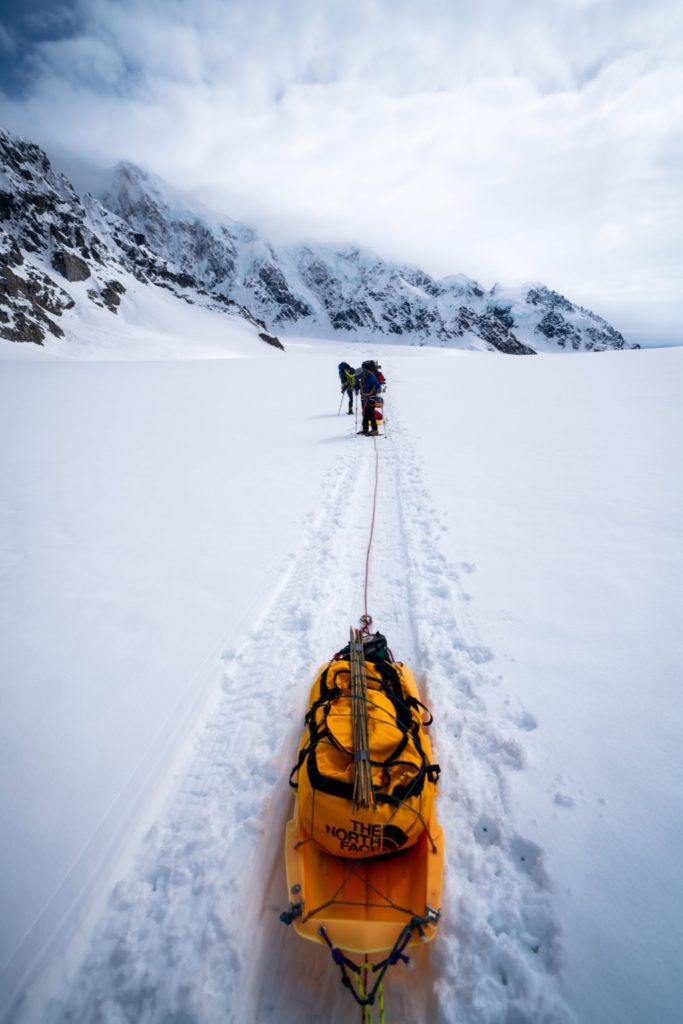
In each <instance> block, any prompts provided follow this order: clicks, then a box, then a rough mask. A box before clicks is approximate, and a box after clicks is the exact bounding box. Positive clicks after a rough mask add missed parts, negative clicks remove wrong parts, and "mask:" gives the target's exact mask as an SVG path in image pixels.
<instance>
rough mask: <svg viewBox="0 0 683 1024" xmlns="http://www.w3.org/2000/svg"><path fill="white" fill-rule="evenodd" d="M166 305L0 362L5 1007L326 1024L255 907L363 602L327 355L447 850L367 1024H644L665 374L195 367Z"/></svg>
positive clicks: (668, 825)
mask: <svg viewBox="0 0 683 1024" xmlns="http://www.w3.org/2000/svg"><path fill="white" fill-rule="evenodd" d="M145 294H146V293H145V292H144V290H143V292H142V293H141V296H142V295H145ZM166 298H167V300H168V302H169V306H168V307H167V309H168V310H169V311H170V309H171V306H170V303H171V302H172V301H175V300H173V297H172V296H170V295H168V296H166ZM140 301H142V298H140ZM182 308H184V309H185V310H186V313H187V317H188V319H186V320H185V321H184V322H182V323H181V324H179V325H178V335H177V336H174V334H173V324H172V321H171V320H170V317H169V320H168V321H167V323H165V325H164V330H163V331H162V332H159V333H158V334H154V335H151V334H150V333H148V332H147V331H143V332H141V333H140V334H139V336H138V338H137V344H136V343H135V336H134V330H133V326H132V325H130V327H129V328H128V329H129V331H130V335H129V338H128V342H127V349H128V351H129V352H130V353H134V354H135V356H136V360H135V361H131V360H124V359H120V360H119V361H118V362H116V363H112V362H103V361H102V360H101V359H100V360H98V361H95V360H93V359H91V358H83V357H84V356H86V355H88V349H87V348H83V349H81V350H80V356H81V358H72V359H70V360H66V359H64V358H62V357H61V356H59V355H58V353H59V352H60V351H63V350H60V347H59V346H56V345H55V346H50V347H49V348H48V347H46V350H39V349H37V348H36V347H34V346H4V347H3V349H2V350H1V353H2V354H1V357H2V359H3V364H2V373H0V429H2V434H3V436H4V437H6V438H8V437H11V438H12V443H11V444H7V445H4V446H2V448H0V498H1V499H2V500H1V502H0V515H1V516H2V531H1V532H0V536H1V537H2V548H1V549H0V555H1V565H2V573H0V613H1V614H0V675H1V676H2V678H3V680H4V681H5V685H4V686H3V692H2V700H3V708H2V715H0V730H1V731H0V744H1V746H2V750H3V775H2V785H1V787H0V801H1V802H0V816H1V820H0V831H1V833H2V835H3V844H2V847H1V851H0V857H1V858H2V859H1V861H0V876H1V877H2V879H3V892H2V920H3V929H2V937H1V942H2V946H1V954H2V955H1V961H2V967H1V973H0V995H1V997H2V1000H3V1002H2V1006H3V1007H4V1008H5V1009H6V1008H7V1007H9V1006H13V1010H12V1011H11V1012H10V1013H9V1014H8V1015H7V1016H8V1019H9V1020H12V1021H13V1024H38V1022H40V1024H50V1022H57V1021H59V1022H67V1021H68V1022H72V1024H73V1022H76V1021H80V1022H83V1024H85V1022H88V1024H90V1022H92V1021H112V1022H114V1021H117V1022H118V1021H127V1020H135V1021H136V1022H139V1024H152V1022H154V1024H160V1022H169V1021H181V1020H182V1021H201V1022H202V1024H213V1022H214V1021H215V1022H221V1024H224V1022H230V1021H255V1022H256V1021H258V1022H268V1021H278V1022H284V1024H289V1022H294V1021H297V1022H301V1021H305V1020H325V1021H330V1022H339V1024H341V1022H342V1021H344V1022H345V1021H347V1020H348V1019H355V1015H356V1008H355V1007H354V1006H353V1005H351V1004H350V1003H349V1001H348V1000H349V997H348V995H347V994H346V993H345V992H344V990H343V988H342V986H340V984H339V982H338V978H337V975H336V973H335V970H334V969H333V966H332V964H331V963H328V957H327V954H326V952H325V950H324V949H323V948H322V947H321V948H320V949H317V948H314V947H313V946H311V945H310V944H308V943H303V942H300V941H299V940H297V938H296V936H294V935H293V934H291V933H290V932H289V931H287V929H286V928H285V926H284V925H282V924H281V923H280V922H279V921H278V913H279V911H280V910H281V909H283V906H285V905H286V903H287V894H286V892H285V886H284V874H283V868H282V827H283V822H284V819H285V817H286V816H287V814H288V813H289V809H290V806H291V804H290V796H289V793H288V789H287V777H288V774H289V768H290V767H291V763H292V760H293V756H294V751H295V747H296V743H297V740H298V737H299V733H300V729H301V728H302V720H303V715H304V712H305V709H306V697H307V694H308V689H309V685H310V682H311V679H312V675H313V672H314V670H315V668H316V666H317V664H318V663H320V662H321V661H322V660H325V659H326V658H328V657H329V656H330V654H331V653H332V652H333V651H335V650H336V649H338V647H339V646H340V643H341V642H342V641H343V640H344V639H345V637H346V630H347V628H348V625H349V623H352V622H353V623H355V622H356V621H357V618H358V615H359V613H360V611H361V610H362V603H363V574H364V561H365V550H366V545H367V540H368V532H369V527H370V513H371V503H372V495H373V486H374V465H375V448H374V443H373V442H372V441H368V440H366V439H365V438H362V437H357V436H356V435H355V433H354V432H353V429H354V420H353V417H347V416H345V415H343V414H342V415H338V414H337V409H338V406H339V391H338V381H337V374H336V364H337V362H339V360H340V359H341V358H345V357H350V356H358V358H364V357H365V356H366V355H368V356H369V355H374V356H377V355H379V357H380V361H381V362H382V364H383V367H384V369H385V371H386V374H387V376H388V378H389V388H388V392H387V396H386V398H387V413H388V435H387V437H386V438H383V439H379V440H378V441H377V445H378V450H379V472H380V475H379V493H378V509H377V521H376V534H375V540H374V543H373V555H372V560H371V576H370V593H369V605H370V611H371V613H372V614H373V616H374V618H375V623H376V626H377V627H378V628H380V629H382V630H383V631H384V632H385V633H386V634H387V636H388V637H389V640H390V642H391V645H392V647H393V649H394V651H395V653H396V655H397V657H399V658H401V659H403V660H405V661H406V662H409V663H410V664H411V665H412V666H413V667H414V668H415V669H416V671H417V673H418V674H419V676H420V680H421V685H422V687H423V690H424V693H425V695H426V698H427V703H428V704H429V705H430V706H431V708H432V710H433V712H434V714H435V726H434V728H433V738H434V742H435V745H436V751H437V756H438V759H439V762H440V764H441V766H442V769H443V771H442V777H441V782H440V790H441V791H440V797H439V812H440V815H441V818H442V820H443V822H444V825H445V828H446V837H447V873H446V886H445V892H444V902H443V908H442V909H443V911H444V917H443V922H442V926H441V930H440V934H439V936H438V937H437V939H436V941H435V943H434V944H433V945H432V946H431V947H429V948H425V949H423V950H420V951H418V953H419V954H421V955H418V957H417V962H416V970H415V971H414V972H413V973H412V974H409V973H407V972H405V971H404V970H403V968H401V967H397V968H395V971H394V978H393V979H390V980H389V981H388V983H387V1019H388V1020H394V1021H396V1020H401V1021H406V1022H408V1021H412V1022H418V1021H423V1020H433V1021H438V1022H451V1021H452V1022H453V1024H456V1022H457V1024H461V1022H466V1024H482V1022H484V1021H485V1022H487V1024H488V1022H490V1024H502V1022H508V1024H509V1022H512V1021H515V1022H519V1024H522V1022H525V1024H536V1022H545V1024H550V1022H556V1024H557V1022H566V1021H568V1020H574V1021H576V1022H580V1024H604V1022H605V1021H619V1022H620V1024H642V1022H643V1021H651V1020H652V1021H657V1022H658V1024H663V1022H666V1024H673V1022H674V1021H675V1020H677V1018H678V1016H679V1006H680V995H679V956H680V927H679V921H678V907H679V906H680V904H681V899H682V898H683V893H682V891H681V880H680V870H679V863H678V861H679V858H678V850H679V849H680V846H681V841H682V840H683V836H682V835H681V817H680V815H679V814H678V805H679V802H680V796H679V792H678V788H679V787H678V781H677V780H678V778H679V776H680V764H681V761H680V757H681V755H680V734H681V729H683V702H682V700H681V694H680V686H679V685H678V682H677V680H678V676H679V673H678V667H679V666H680V664H681V661H683V641H682V638H681V631H680V629H679V622H680V617H681V611H682V605H683V594H682V592H681V580H683V562H682V558H683V554H682V553H683V544H681V527H680V507H681V497H682V495H683V480H682V476H681V469H682V467H681V461H680V457H679V452H678V443H677V439H678V437H679V436H680V432H681V428H682V427H683V423H682V422H681V420H682V416H683V402H682V401H681V374H682V371H683V366H682V365H681V355H682V353H681V351H680V350H678V349H676V350H669V351H666V350H659V351H651V352H649V351H643V352H615V353H608V354H607V355H606V356H605V357H604V358H603V359H600V360H595V359H594V358H593V357H591V356H581V355H580V356H573V357H571V358H569V357H565V358H563V357H561V356H560V357H555V358H547V357H544V356H540V357H539V358H537V359H533V360H511V359H507V358H504V357H502V356H498V355H493V356H490V357H489V356H487V357H481V356H479V355H477V354H468V353H462V352H454V351H450V350H435V349H429V350H428V349H423V348H414V347H396V346H386V347H384V348H383V349H381V350H378V349H377V348H376V349H375V350H374V351H372V350H370V349H369V348H367V347H366V346H362V345H361V346H351V345H346V346H341V345H336V344H330V342H329V341H324V342H315V341H312V340H308V341H304V340H297V339H294V338H292V339H291V341H290V342H289V343H288V354H287V356H286V357H285V356H283V355H282V353H279V352H276V351H274V350H272V349H269V348H268V347H266V346H259V347H255V346H252V347H251V348H250V349H249V348H247V345H246V335H245V337H241V336H240V337H234V338H233V339H232V340H231V339H230V338H228V339H227V344H226V350H227V351H230V352H231V353H232V354H240V355H242V356H243V358H239V359H236V358H232V359H212V360H211V361H210V362H209V361H207V360H206V359H205V358H197V359H188V358H187V357H185V358H183V355H182V353H183V344H184V342H185V338H186V336H187V335H188V334H190V333H193V334H194V336H197V337H199V336H200V335H201V334H202V333H203V330H204V327H205V325H206V324H207V321H206V320H205V319H204V318H205V317H208V316H211V317H213V316H214V315H215V316H216V317H218V316H219V314H218V313H215V314H214V313H212V312H211V311H206V310H198V309H196V308H195V307H192V306H189V305H184V306H183V307H182ZM121 315H122V313H120V314H119V316H118V317H117V318H116V319H114V318H113V317H111V319H112V321H113V322H114V323H116V324H120V323H121V319H120V318H121ZM195 317H196V318H198V319H197V320H196V321H195V324H196V330H195V331H194V332H192V321H193V318H195ZM212 322H213V320H212ZM245 330H246V325H245ZM218 340H220V339H217V341H218ZM98 344H99V345H101V348H100V349H99V351H100V354H102V353H103V352H104V351H105V348H104V339H102V338H101V339H100V342H98ZM72 351H73V350H72ZM218 351H219V349H218V347H216V349H215V350H214V351H213V353H210V352H209V351H207V350H205V349H204V348H203V347H202V345H201V344H199V343H198V347H197V349H196V353H197V356H198V357H204V356H205V355H208V354H214V355H216V354H218ZM146 353H147V354H148V355H149V356H150V357H151V359H144V358H140V357H144V356H145V354H146ZM164 354H166V355H167V356H169V357H172V358H168V359H166V360H163V359H161V358H160V357H162V356H163V355H164ZM257 357H258V358H257ZM302 382H304V386H302ZM577 410H580V415H577ZM17 997H19V998H18V1001H17Z"/></svg>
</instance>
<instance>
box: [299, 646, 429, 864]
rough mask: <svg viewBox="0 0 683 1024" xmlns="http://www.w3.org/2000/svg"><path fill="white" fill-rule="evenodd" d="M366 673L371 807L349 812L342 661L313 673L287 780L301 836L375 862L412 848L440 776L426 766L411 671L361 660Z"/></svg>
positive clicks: (347, 687)
mask: <svg viewBox="0 0 683 1024" xmlns="http://www.w3.org/2000/svg"><path fill="white" fill-rule="evenodd" d="M365 674H366V686H367V705H368V751H369V761H370V766H371V772H372V783H373V790H374V800H375V806H374V807H373V806H370V807H367V808H362V807H357V808H356V809H355V810H354V808H353V779H354V748H353V734H352V715H351V667H350V663H349V661H344V660H340V661H331V662H329V663H328V664H326V665H323V666H322V668H321V669H320V671H319V673H318V676H317V678H316V680H315V682H314V684H313V687H312V689H311V695H310V706H309V710H308V713H307V715H306V725H307V726H308V729H307V731H306V732H305V733H304V736H303V738H302V741H301V744H300V746H299V756H298V759H297V763H296V764H295V766H294V768H293V769H292V774H291V776H290V784H291V785H292V786H293V787H294V788H295V789H298V800H299V815H300V820H301V824H302V826H303V829H304V831H305V832H306V833H307V834H308V835H309V836H311V837H312V839H314V840H315V842H316V843H318V844H319V845H320V846H321V847H323V849H325V850H326V851H327V852H328V853H332V854H334V855H335V856H337V857H355V858H359V859H361V858H362V859H365V858H368V857H379V856H382V855H385V854H387V853H394V852H396V851H398V850H402V849H404V848H406V847H409V846H412V845H413V843H416V842H417V840H418V839H419V837H420V835H421V834H422V832H423V831H424V829H425V827H426V825H427V822H428V821H429V816H430V812H431V808H432V802H433V800H434V795H435V790H436V783H437V780H438V777H439V771H440V769H439V766H438V765H436V764H432V751H431V745H430V742H429V737H428V736H427V734H426V732H425V726H427V725H429V724H431V715H429V712H428V711H427V709H426V708H425V707H424V705H423V704H422V703H421V702H420V700H419V696H418V692H417V687H416V685H415V680H414V679H413V675H412V672H411V671H410V669H408V668H406V666H404V665H402V664H400V663H398V662H389V661H377V662H375V663H373V662H369V661H366V662H365ZM423 712H425V713H426V715H427V718H428V721H426V722H423V721H422V718H423ZM295 779H296V781H295Z"/></svg>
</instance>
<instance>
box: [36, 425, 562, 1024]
mask: <svg viewBox="0 0 683 1024" xmlns="http://www.w3.org/2000/svg"><path fill="white" fill-rule="evenodd" d="M340 451H341V454H340ZM376 452H378V453H379V492H378V505H377V526H376V533H375V540H374V544H373V549H372V559H371V568H370V592H369V611H370V613H371V614H372V615H373V618H374V624H373V629H380V630H381V631H382V632H383V633H385V634H386V636H387V638H388V641H389V645H390V647H391V648H392V650H393V652H394V655H395V657H396V658H397V659H398V660H400V661H405V662H406V663H408V664H410V665H411V666H413V667H414V669H415V670H416V674H417V679H418V685H419V686H420V688H421V690H422V693H423V697H424V699H425V702H426V703H427V704H428V705H429V706H430V707H431V708H432V710H433V712H434V718H435V724H434V726H433V729H432V734H433V741H434V745H435V754H436V758H437V760H438V761H439V762H440V764H441V768H442V774H441V781H440V787H439V788H440V795H439V803H438V810H439V814H440V817H441V819H442V821H443V823H444V826H445V833H446V873H445V882H444V893H443V901H442V912H443V915H442V922H441V926H440V929H439V934H438V936H437V938H436V939H435V941H434V942H433V943H432V944H431V945H430V946H425V947H420V948H416V949H415V950H414V956H413V961H414V970H413V971H412V972H409V971H407V970H406V968H405V967H404V966H402V965H399V966H397V967H395V968H393V969H392V970H391V971H390V972H389V974H388V976H387V979H386V1013H387V1020H388V1021H401V1022H406V1024H407V1022H416V1024H417V1022H419V1021H424V1020H430V1021H433V1022H453V1024H455V1022H459V1024H462V1022H468V1024H469V1022H471V1024H475V1022H477V1024H484V1022H486V1024H488V1022H497V1021H500V1022H503V1021H505V1022H506V1024H523V1022H528V1024H531V1022H533V1024H541V1022H546V1024H549V1022H565V1021H569V1020H571V1017H570V1015H569V1013H568V1011H567V1010H566V1008H565V1007H564V1004H563V1002H562V999H561V997H560V995H559V983H558V980H557V977H556V975H557V971H558V967H559V929H558V925H557V922H556V920H555V918H554V916H553V910H552V901H551V894H550V892H549V888H548V882H547V878H546V873H545V869H544V862H543V851H542V850H541V849H540V848H539V847H538V846H536V845H535V844H534V843H532V842H529V841H527V840H525V839H524V837H522V836H519V835H517V834H516V833H515V831H514V828H513V826H512V823H511V816H510V812H509V809H508V807H507V800H506V778H507V776H508V773H510V772H514V771H516V770H519V769H520V768H521V767H523V762H524V750H523V744H522V739H523V736H524V732H525V730H529V729H530V728H533V725H534V722H533V716H530V715H529V714H527V713H526V712H524V710H523V709H522V711H520V709H519V708H516V709H513V710H511V708H512V702H511V701H509V700H507V701H503V702H502V703H503V708H504V710H503V711H502V712H495V713H494V712H492V711H491V705H495V706H496V707H498V706H499V705H500V704H501V701H500V697H499V694H498V693H497V690H498V687H499V681H498V680H497V679H496V678H495V677H494V676H493V675H492V673H491V672H490V671H489V669H488V668H487V663H488V661H489V660H490V657H491V655H490V652H489V651H488V650H487V649H486V647H484V646H483V645H482V644H481V643H479V641H478V639H477V637H476V632H475V630H474V628H473V626H472V624H471V623H470V622H469V620H468V614H467V595H466V594H465V593H464V592H463V590H462V588H461V585H460V581H459V576H458V573H457V572H456V571H455V569H454V567H453V566H452V565H450V564H449V563H448V562H447V561H446V560H445V559H444V557H443V555H442V554H441V553H440V550H439V534H440V532H441V530H442V529H444V527H443V526H442V525H441V524H440V523H439V522H438V520H437V518H436V515H435V512H434V509H433V508H432V507H431V505H430V501H429V498H428V495H427V494H426V491H425V487H424V485H423V483H422V479H421V475H420V469H419V464H418V459H417V457H416V455H415V454H414V452H413V450H412V447H411V444H410V441H409V439H408V438H407V437H406V436H405V434H404V432H403V430H402V428H401V426H400V422H397V421H396V419H395V417H392V420H391V422H390V423H389V424H388V435H387V437H385V438H379V439H377V441H375V442H374V443H373V442H369V441H368V440H366V439H365V438H355V437H351V436H349V438H348V444H346V445H345V446H342V445H338V446H337V447H336V449H335V464H334V467H333V468H332V469H331V470H330V471H329V473H328V476H327V478H326V480H325V481H324V486H323V489H322V496H321V501H320V506H319V509H318V511H317V513H316V514H312V515H310V516H309V518H308V521H307V523H306V530H305V532H304V536H303V540H302V544H301V546H300V549H299V550H298V551H297V552H295V553H293V554H291V555H290V557H289V559H288V564H287V567H286V569H285V571H284V572H283V576H282V578H281V580H280V583H279V584H278V586H277V587H276V589H275V592H274V593H273V595H272V596H271V599H270V601H269V602H268V604H267V606H266V607H265V608H264V609H263V611H262V614H261V616H260V618H259V620H258V621H257V622H256V623H255V625H254V626H253V627H252V629H251V630H250V631H249V633H248V635H247V636H246V639H245V640H244V642H243V643H242V644H241V646H240V647H239V648H238V649H237V650H228V651H225V653H224V655H223V658H222V672H221V675H222V691H223V693H222V698H221V700H220V703H219V704H218V707H217V710H216V712H215V714H214V715H213V716H212V717H211V718H210V720H209V721H208V723H207V724H206V725H205V727H204V728H203V729H202V730H201V733H200V735H199V736H198V738H197V740H196V744H195V750H194V753H193V755H192V757H191V758H190V760H189V767H188V770H187V772H186V773H185V774H184V775H183V777H182V779H181V781H180V784H179V786H178V788H177V790H176V791H175V793H174V795H173V797H172V799H171V800H170V802H169V803H168V805H167V808H166V811H165V813H164V815H163V816H161V817H160V818H159V820H158V822H157V824H156V825H155V826H154V828H153V829H152V830H151V831H150V832H149V833H148V834H147V836H146V837H145V840H144V842H143V844H142V848H141V850H140V851H139V854H138V858H137V861H136V862H135V866H134V868H133V870H132V871H131V873H130V875H129V876H128V877H127V878H125V879H124V880H122V881H120V882H119V883H118V884H117V885H116V887H115V888H114V890H113V892H112V893H111V896H110V899H109V904H108V907H107V910H106V913H105V915H104V917H103V918H102V920H101V921H100V923H99V925H98V926H97V929H96V931H95V934H94V936H93V939H92V942H91V944H90V946H89V951H88V953H87V955H86V957H85V959H84V961H83V963H82V965H81V967H80V969H79V971H78V973H77V976H76V978H75V980H74V981H73V983H71V984H70V995H69V997H68V1000H67V1001H66V1002H65V1003H56V1002H53V1003H52V1004H51V1005H50V1007H49V1012H48V1014H47V1019H48V1020H49V1021H52V1022H61V1024H64V1022H70V1024H76V1022H79V1024H98V1022H107V1024H123V1022H129V1021H130V1022H136V1024H151V1022H154V1024H158V1022H163V1024H213V1022H216V1024H218V1022H221V1024H227V1022H231V1021H235V1022H237V1021H240V1022H266V1021H273V1020H277V1021H279V1022H284V1024H287V1022H294V1021H297V1022H301V1021H311V1022H313V1021H325V1022H330V1024H341V1022H346V1021H348V1020H350V1019H356V1017H357V1015H358V1013H359V1011H358V1009H357V1007H356V1006H355V1004H354V1003H353V1002H352V1000H351V997H350V996H349V994H348V993H346V992H345V990H344V989H343V988H342V986H341V984H340V982H339V974H338V969H337V968H336V967H335V966H334V965H333V964H332V962H331V958H330V956H329V953H328V951H327V950H326V949H325V948H324V947H322V946H319V945H317V944H313V943H310V942H305V941H304V940H301V939H299V938H298V936H297V935H296V934H295V932H294V931H293V929H291V928H287V927H286V926H285V925H283V924H281V923H280V921H279V920H278V914H279V912H280V911H281V910H283V909H285V908H286V906H287V902H288V899H287V892H286V885H285V875H284V857H283V833H284V825H285V821H286V820H287V818H288V817H289V816H290V814H291V809H292V798H291V795H290V790H289V787H288V777H289V772H290V769H291V766H292V764H293V761H294V756H295V751H296V747H297V744H298V741H299V738H300V733H301V730H302V727H303V716H304V714H305V711H306V707H307V697H308V691H309V688H310V685H311V683H312V681H313V678H314V674H315V671H316V668H317V666H318V664H320V663H321V662H323V661H325V660H327V659H328V658H329V657H331V655H332V654H333V653H334V651H336V650H338V649H339V648H340V647H342V646H343V644H344V643H345V642H346V640H347V634H348V627H349V624H351V623H356V622H357V620H358V617H359V615H360V613H361V612H362V610H363V583H364V564H365V551H366V546H367V541H368V534H369V527H370V514H371V506H372V494H373V489H374V481H375V453H376ZM469 568H471V567H467V569H468V570H469ZM489 698H491V699H490V700H489ZM17 1019H18V1020H19V1021H22V1019H23V1018H22V1014H21V1013H20V1014H19V1015H18V1018H17Z"/></svg>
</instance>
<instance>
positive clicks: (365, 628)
mask: <svg viewBox="0 0 683 1024" xmlns="http://www.w3.org/2000/svg"><path fill="white" fill-rule="evenodd" d="M373 443H374V445H375V493H374V495H373V498H372V521H371V523H370V539H369V540H368V550H367V553H366V555H365V597H364V605H365V614H364V615H363V617H362V619H361V622H362V623H363V632H364V633H368V632H369V631H370V624H371V622H372V616H371V615H369V614H368V579H369V576H370V549H371V548H372V539H373V537H374V535H375V514H376V512H377V489H378V486H379V449H378V448H377V438H376V437H374V438H373Z"/></svg>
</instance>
